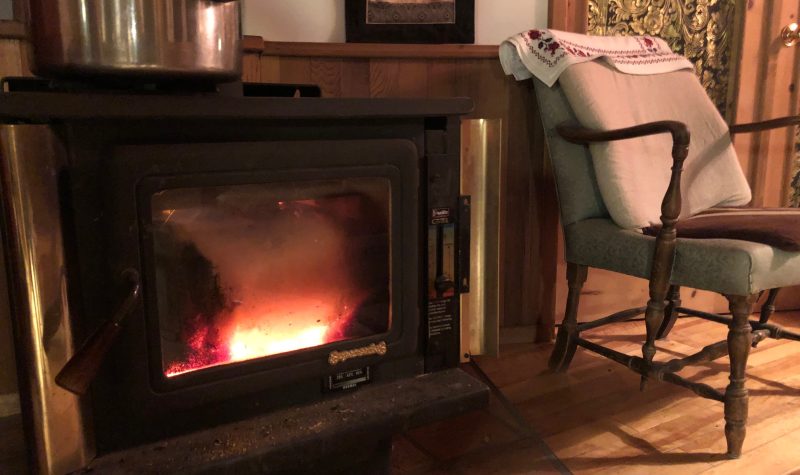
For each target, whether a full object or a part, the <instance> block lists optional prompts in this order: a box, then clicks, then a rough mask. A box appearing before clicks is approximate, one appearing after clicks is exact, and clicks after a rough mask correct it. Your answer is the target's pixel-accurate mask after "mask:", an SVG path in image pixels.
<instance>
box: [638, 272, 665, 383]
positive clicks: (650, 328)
mask: <svg viewBox="0 0 800 475" xmlns="http://www.w3.org/2000/svg"><path fill="white" fill-rule="evenodd" d="M664 280H665V279H664V276H663V275H662V274H660V273H659V274H657V275H655V276H654V277H652V278H651V279H650V300H649V301H648V302H647V310H645V312H644V323H645V328H646V329H647V340H646V341H645V343H644V345H642V356H643V357H644V362H645V364H646V365H648V366H650V365H652V364H653V357H655V355H656V335H657V334H658V330H659V328H661V325H662V324H663V323H664V310H665V309H666V299H667V289H668V286H667V283H666V282H665V281H664ZM662 281H663V284H662ZM647 380H648V377H647V376H646V375H644V374H642V381H641V383H640V384H639V390H641V391H644V390H645V387H646V386H647Z"/></svg>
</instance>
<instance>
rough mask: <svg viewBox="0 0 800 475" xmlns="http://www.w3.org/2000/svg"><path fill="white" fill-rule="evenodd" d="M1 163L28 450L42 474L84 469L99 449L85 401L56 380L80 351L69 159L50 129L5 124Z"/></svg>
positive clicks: (0, 138) (0, 142)
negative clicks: (68, 249) (70, 247)
mask: <svg viewBox="0 0 800 475" xmlns="http://www.w3.org/2000/svg"><path fill="white" fill-rule="evenodd" d="M0 158H2V180H3V200H4V202H5V212H6V222H7V223H8V226H7V227H8V229H7V230H6V233H7V234H6V236H7V239H6V242H5V245H6V247H7V248H8V250H9V252H10V255H11V257H12V258H11V259H9V262H8V265H10V266H12V270H13V271H14V279H15V281H13V282H9V284H10V286H11V289H13V291H16V293H15V294H14V296H13V298H12V301H13V302H14V306H13V307H12V315H13V318H14V319H15V320H16V321H15V325H16V327H17V329H18V331H17V335H18V338H19V339H18V340H17V341H16V348H17V356H18V361H19V363H20V364H25V365H26V371H24V372H23V377H24V379H23V380H22V381H21V384H23V385H25V389H26V390H27V392H28V394H29V397H30V399H31V400H30V401H28V404H24V403H23V407H26V408H27V410H26V411H25V414H24V416H25V417H27V418H30V422H31V424H30V425H29V426H30V427H32V433H30V434H28V439H29V441H28V443H29V444H30V447H29V450H31V451H33V452H34V453H35V458H36V464H37V466H38V467H37V468H38V471H39V472H41V473H51V474H63V473H68V472H72V471H74V470H76V469H79V468H81V467H83V466H85V465H86V464H87V463H88V462H89V460H90V459H91V458H92V456H93V455H94V447H93V442H92V441H91V438H90V437H89V436H88V434H87V432H86V427H87V426H86V425H85V420H84V418H85V416H86V415H85V414H84V413H83V410H82V408H81V405H80V400H79V398H78V397H76V396H75V395H73V394H71V393H69V392H68V391H65V390H63V389H61V388H59V387H58V386H56V385H55V381H54V377H55V374H56V373H57V372H58V371H59V370H60V369H61V367H62V366H63V365H64V363H65V362H66V361H67V359H69V357H70V356H71V355H72V352H73V346H72V331H71V324H70V314H69V308H68V305H67V289H66V276H65V273H64V249H63V247H62V237H61V228H60V219H59V209H60V206H59V197H58V174H59V172H60V170H61V169H62V167H63V166H65V163H66V154H65V153H64V151H63V149H61V147H60V144H59V142H58V140H57V139H56V137H55V135H54V134H53V133H52V131H51V130H50V128H49V127H48V126H44V125H3V126H0ZM23 394H25V392H24V391H23Z"/></svg>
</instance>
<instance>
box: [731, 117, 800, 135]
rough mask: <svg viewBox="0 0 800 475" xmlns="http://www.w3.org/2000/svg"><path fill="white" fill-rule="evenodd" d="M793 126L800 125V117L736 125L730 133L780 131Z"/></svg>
mask: <svg viewBox="0 0 800 475" xmlns="http://www.w3.org/2000/svg"><path fill="white" fill-rule="evenodd" d="M793 125H800V115H795V116H789V117H781V118H779V119H770V120H763V121H761V122H751V123H748V124H734V125H732V126H731V127H730V133H731V135H733V134H742V133H748V132H760V131H762V130H772V129H780V128H783V127H790V126H793Z"/></svg>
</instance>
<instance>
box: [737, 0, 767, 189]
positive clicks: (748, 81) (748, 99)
mask: <svg viewBox="0 0 800 475" xmlns="http://www.w3.org/2000/svg"><path fill="white" fill-rule="evenodd" d="M765 8H766V2H748V5H747V8H746V10H745V19H744V32H743V33H742V36H743V38H742V50H741V53H740V54H741V61H740V64H741V65H740V68H739V91H738V95H739V97H738V99H737V100H736V114H735V122H737V123H747V122H757V121H759V120H762V117H761V114H760V113H759V111H758V109H759V108H758V107H757V102H758V100H759V98H760V96H761V94H760V93H761V91H762V89H761V88H760V87H757V85H758V84H759V81H763V80H764V78H763V76H764V73H763V72H762V71H761V68H760V67H759V65H760V64H761V55H762V51H763V46H762V44H761V43H762V40H763V38H762V27H763V18H764V14H765ZM760 136H761V134H739V135H737V136H736V137H734V147H735V148H736V152H737V155H738V156H739V163H741V165H742V169H743V170H744V172H745V175H746V176H747V180H748V182H749V183H750V186H751V187H752V186H753V183H754V171H755V161H754V160H753V157H754V156H757V155H758V150H759V147H760V143H761V141H760Z"/></svg>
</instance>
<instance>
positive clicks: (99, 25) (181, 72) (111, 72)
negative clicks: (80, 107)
mask: <svg viewBox="0 0 800 475" xmlns="http://www.w3.org/2000/svg"><path fill="white" fill-rule="evenodd" d="M239 15H240V6H239V2H238V1H236V0H31V23H32V33H33V34H32V42H33V59H34V72H35V73H36V74H37V75H40V76H47V77H64V78H76V77H78V78H85V77H87V76H92V77H96V76H122V77H142V78H148V79H149V78H171V79H181V78H202V79H206V80H211V81H214V82H225V81H233V80H236V79H237V78H239V76H240V74H241V44H240V41H241V32H240V21H239Z"/></svg>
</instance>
